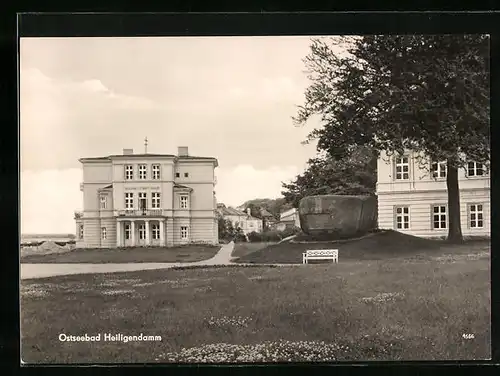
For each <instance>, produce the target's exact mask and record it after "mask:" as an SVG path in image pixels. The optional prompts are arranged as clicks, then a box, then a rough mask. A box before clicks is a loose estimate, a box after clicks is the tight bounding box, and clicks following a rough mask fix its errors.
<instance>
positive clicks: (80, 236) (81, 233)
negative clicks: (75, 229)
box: [79, 225, 83, 239]
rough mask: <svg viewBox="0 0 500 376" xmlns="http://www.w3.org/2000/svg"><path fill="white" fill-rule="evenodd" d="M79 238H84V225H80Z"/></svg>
mask: <svg viewBox="0 0 500 376" xmlns="http://www.w3.org/2000/svg"><path fill="white" fill-rule="evenodd" d="M79 238H80V239H83V225H80V233H79Z"/></svg>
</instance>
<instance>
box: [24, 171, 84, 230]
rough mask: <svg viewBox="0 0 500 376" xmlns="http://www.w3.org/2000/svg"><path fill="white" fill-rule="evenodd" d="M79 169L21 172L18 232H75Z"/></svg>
mask: <svg viewBox="0 0 500 376" xmlns="http://www.w3.org/2000/svg"><path fill="white" fill-rule="evenodd" d="M81 181H82V171H81V169H67V170H44V171H23V172H21V187H20V188H21V189H20V190H21V233H23V234H26V233H75V222H74V220H73V215H74V211H75V210H80V209H81V208H82V200H83V199H82V197H83V196H82V192H80V182H81Z"/></svg>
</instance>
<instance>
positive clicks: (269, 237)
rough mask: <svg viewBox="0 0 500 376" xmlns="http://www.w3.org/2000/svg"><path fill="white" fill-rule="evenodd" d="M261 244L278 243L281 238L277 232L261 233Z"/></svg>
mask: <svg viewBox="0 0 500 376" xmlns="http://www.w3.org/2000/svg"><path fill="white" fill-rule="evenodd" d="M261 239H262V240H261V241H263V242H279V241H280V240H281V239H282V238H281V236H280V232H279V231H266V232H263V233H261Z"/></svg>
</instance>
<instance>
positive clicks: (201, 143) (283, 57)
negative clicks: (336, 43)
mask: <svg viewBox="0 0 500 376" xmlns="http://www.w3.org/2000/svg"><path fill="white" fill-rule="evenodd" d="M309 46H310V37H302V36H301V37H203V38H197V37H170V38H163V37H156V38H22V39H21V42H20V60H19V67H20V76H19V79H20V143H21V144H20V154H21V155H20V163H21V232H22V233H74V232H75V225H74V219H73V213H74V211H75V210H81V209H82V206H83V197H82V193H81V192H80V188H79V184H80V182H81V181H82V171H81V165H80V163H79V162H78V158H81V157H95V156H105V155H110V154H121V153H122V149H123V148H133V149H134V152H143V150H144V138H145V137H147V138H148V140H149V142H148V152H149V153H166V154H176V153H177V147H178V146H188V147H189V153H190V154H191V155H198V156H211V157H216V158H217V159H218V161H219V167H218V168H217V169H216V170H215V173H216V176H217V181H218V183H217V185H216V187H215V190H216V195H217V199H218V201H219V202H223V203H225V204H226V205H228V206H238V205H241V204H242V203H243V202H244V201H246V200H250V199H253V198H277V197H280V196H281V190H282V187H281V182H283V181H286V182H289V181H291V180H293V179H294V178H295V176H296V175H297V174H300V173H302V172H303V171H304V169H305V167H306V162H307V160H308V159H309V158H311V157H313V156H314V155H315V154H316V148H315V144H314V143H313V144H310V145H302V144H301V142H302V141H304V140H305V139H306V136H307V134H308V133H309V132H310V131H311V130H312V129H314V128H315V127H317V126H319V124H315V123H314V122H315V121H317V120H312V121H310V122H309V123H308V124H307V125H306V126H304V127H295V126H294V124H293V122H292V116H294V115H296V113H297V106H298V105H302V104H303V103H304V92H305V89H306V88H307V86H308V85H309V81H308V79H307V75H306V73H305V66H304V63H303V61H302V59H303V58H304V57H305V56H306V55H307V54H308V53H309Z"/></svg>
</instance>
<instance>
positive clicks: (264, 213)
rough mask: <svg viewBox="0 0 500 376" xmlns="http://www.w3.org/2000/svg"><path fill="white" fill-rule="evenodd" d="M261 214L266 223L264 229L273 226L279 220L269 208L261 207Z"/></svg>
mask: <svg viewBox="0 0 500 376" xmlns="http://www.w3.org/2000/svg"><path fill="white" fill-rule="evenodd" d="M260 216H261V217H262V221H263V223H264V225H263V226H264V229H266V228H267V229H269V228H272V227H273V226H274V225H275V224H276V223H277V222H278V221H277V220H276V218H275V217H274V215H272V214H271V213H270V212H269V211H268V210H267V209H264V208H262V209H260Z"/></svg>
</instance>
